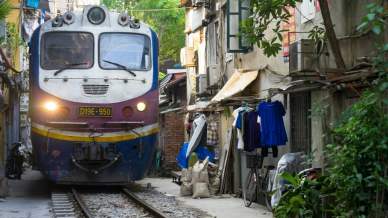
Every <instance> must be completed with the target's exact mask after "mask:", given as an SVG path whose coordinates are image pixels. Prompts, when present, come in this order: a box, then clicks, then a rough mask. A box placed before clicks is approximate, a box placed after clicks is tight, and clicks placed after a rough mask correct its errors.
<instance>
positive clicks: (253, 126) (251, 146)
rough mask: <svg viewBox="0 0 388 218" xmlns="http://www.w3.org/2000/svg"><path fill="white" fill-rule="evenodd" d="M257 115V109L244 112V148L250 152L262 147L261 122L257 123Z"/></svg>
mask: <svg viewBox="0 0 388 218" xmlns="http://www.w3.org/2000/svg"><path fill="white" fill-rule="evenodd" d="M257 116H258V114H257V112H256V111H249V112H245V113H244V114H243V119H244V122H243V123H244V132H243V139H244V150H245V151H248V152H249V151H253V150H255V149H256V148H259V147H260V124H259V123H257Z"/></svg>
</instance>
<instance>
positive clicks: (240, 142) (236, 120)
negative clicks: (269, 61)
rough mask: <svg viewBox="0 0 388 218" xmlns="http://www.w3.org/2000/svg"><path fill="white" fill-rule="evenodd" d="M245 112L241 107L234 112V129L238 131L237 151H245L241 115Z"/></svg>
mask: <svg viewBox="0 0 388 218" xmlns="http://www.w3.org/2000/svg"><path fill="white" fill-rule="evenodd" d="M243 110H244V108H243V107H239V108H237V109H236V110H234V111H233V113H232V115H233V117H234V122H233V127H236V129H237V149H239V150H243V149H244V139H243V135H242V120H241V114H240V112H242V111H243Z"/></svg>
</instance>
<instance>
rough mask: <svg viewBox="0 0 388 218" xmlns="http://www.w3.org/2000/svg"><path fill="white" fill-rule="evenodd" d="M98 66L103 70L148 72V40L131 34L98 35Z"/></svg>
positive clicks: (139, 35)
mask: <svg viewBox="0 0 388 218" xmlns="http://www.w3.org/2000/svg"><path fill="white" fill-rule="evenodd" d="M99 44H100V47H99V53H100V55H99V64H100V67H101V68H103V69H119V68H120V66H125V67H126V68H128V69H130V70H139V71H141V70H149V69H150V67H151V61H150V60H151V55H150V45H151V42H150V39H149V37H148V36H146V35H141V34H133V33H103V34H101V35H100V42H99Z"/></svg>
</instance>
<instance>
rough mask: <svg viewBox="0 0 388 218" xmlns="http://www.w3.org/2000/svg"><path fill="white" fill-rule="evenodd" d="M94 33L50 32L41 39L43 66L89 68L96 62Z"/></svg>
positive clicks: (50, 68) (48, 67)
mask: <svg viewBox="0 0 388 218" xmlns="http://www.w3.org/2000/svg"><path fill="white" fill-rule="evenodd" d="M93 56H94V38H93V34H91V33H85V32H48V33H45V34H44V35H43V36H42V39H41V67H42V68H43V69H46V70H56V69H62V68H75V69H88V68H91V67H92V66H93V64H94V58H93Z"/></svg>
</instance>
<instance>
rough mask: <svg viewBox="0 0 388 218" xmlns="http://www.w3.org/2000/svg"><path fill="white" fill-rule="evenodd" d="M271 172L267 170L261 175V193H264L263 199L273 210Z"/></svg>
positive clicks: (268, 207)
mask: <svg viewBox="0 0 388 218" xmlns="http://www.w3.org/2000/svg"><path fill="white" fill-rule="evenodd" d="M268 174H269V172H268V171H266V173H265V175H264V177H261V176H259V182H258V184H259V189H260V190H259V193H260V195H262V197H263V200H264V202H265V206H266V207H267V209H268V210H269V211H272V205H271V190H272V182H270V181H269V178H268V177H269V175H268Z"/></svg>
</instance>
